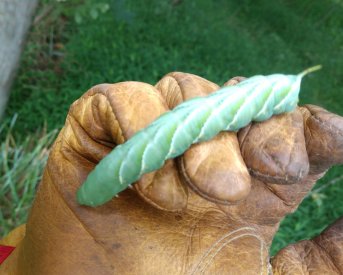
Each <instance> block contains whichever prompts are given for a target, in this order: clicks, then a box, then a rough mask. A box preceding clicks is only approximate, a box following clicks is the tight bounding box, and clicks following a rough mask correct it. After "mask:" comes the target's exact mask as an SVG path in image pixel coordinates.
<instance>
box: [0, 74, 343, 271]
mask: <svg viewBox="0 0 343 275" xmlns="http://www.w3.org/2000/svg"><path fill="white" fill-rule="evenodd" d="M240 80H241V78H234V79H232V80H231V81H229V82H228V83H227V84H235V83H237V81H240ZM216 89H218V86H217V85H216V84H213V83H211V82H209V81H207V80H205V79H202V78H200V77H198V76H195V75H190V74H184V73H172V74H169V75H167V76H165V77H164V78H163V79H162V80H161V81H160V82H159V83H157V85H156V86H155V87H153V86H151V85H148V84H144V83H139V82H123V83H118V84H103V85H98V86H96V87H94V88H92V89H91V90H89V91H88V92H87V93H86V94H85V95H83V96H82V97H81V98H80V99H79V100H77V101H76V102H75V103H74V104H73V105H72V106H71V108H70V111H69V114H68V116H67V120H66V124H65V126H64V128H63V129H62V130H61V132H60V134H59V136H58V138H57V140H56V142H55V144H54V147H53V149H52V151H51V153H50V158H49V161H48V164H47V167H46V169H45V172H44V177H43V180H42V182H41V184H40V186H39V189H38V192H37V196H36V199H35V202H34V204H33V207H32V210H31V213H30V216H29V219H28V223H27V226H26V227H27V229H26V234H25V237H24V238H23V240H22V241H21V242H20V243H19V244H18V246H17V248H16V250H15V251H14V252H13V253H12V254H11V256H10V257H9V258H8V259H7V260H6V261H5V263H4V264H3V265H2V267H0V271H1V270H2V271H5V272H8V273H11V274H267V273H268V271H270V269H271V267H270V264H269V253H268V249H269V246H270V244H271V242H272V238H273V236H274V234H275V232H276V231H277V229H278V226H279V223H280V221H281V220H282V218H283V217H284V216H285V215H286V214H288V213H291V212H293V211H294V210H295V209H296V208H297V206H298V205H299V203H300V202H301V200H302V199H303V198H304V196H305V195H306V193H307V192H308V191H309V190H310V189H311V187H312V186H313V184H314V183H315V182H316V181H317V180H318V179H319V178H320V177H322V176H323V174H324V173H325V171H326V170H327V169H328V168H329V167H330V166H331V165H334V164H337V163H342V162H343V118H341V117H339V116H337V115H334V114H331V113H329V112H327V111H325V110H323V109H321V108H319V107H315V106H305V107H301V108H298V109H297V110H296V111H294V112H292V113H289V114H284V115H279V116H275V117H273V118H272V119H270V120H268V121H265V122H263V123H256V124H252V125H249V126H248V127H246V128H245V129H243V130H241V131H239V133H238V134H236V133H228V132H223V133H220V134H219V135H218V136H217V137H215V138H214V139H213V140H211V141H208V142H203V143H200V144H197V145H194V146H192V147H191V148H190V149H189V150H188V151H187V152H185V154H184V155H183V156H182V157H180V158H178V159H174V160H169V161H167V163H166V164H165V166H164V167H163V168H162V169H160V170H158V171H155V172H152V173H149V174H146V175H144V176H143V177H142V178H141V179H140V180H139V182H138V183H136V184H135V185H134V190H130V189H128V190H125V191H124V192H122V193H120V195H119V198H114V199H113V200H111V201H110V202H109V203H107V204H105V205H103V206H101V207H97V208H90V207H84V206H80V205H78V204H77V202H76V197H75V193H76V190H77V188H78V187H79V186H80V185H81V184H82V183H83V181H84V180H85V179H86V177H87V175H88V173H89V172H90V171H91V170H92V169H93V168H94V167H95V165H96V164H97V163H98V162H99V160H101V159H102V158H103V157H104V156H105V155H106V154H108V153H109V152H110V151H111V150H112V148H113V147H115V146H116V144H119V143H122V142H124V141H125V140H127V139H128V138H129V137H131V136H132V135H133V134H134V133H135V132H136V131H137V130H139V129H141V128H143V127H145V126H147V125H148V124H149V123H150V122H151V121H153V120H154V119H155V118H157V117H158V116H159V115H160V114H162V113H163V112H166V111H167V110H168V109H172V108H173V107H175V106H176V105H177V104H179V103H181V102H182V101H184V100H187V99H190V98H192V97H194V96H203V95H206V94H208V93H211V92H212V91H214V90H216ZM137 194H139V196H140V197H139V196H138V195H137ZM142 198H143V199H142ZM341 223H342V222H341ZM341 223H340V224H341ZM336 228H337V227H336ZM334 231H335V230H333V231H330V229H329V231H327V232H329V233H325V234H326V235H324V236H327V235H328V236H331V235H333V236H334V235H335V234H336V233H335V232H334ZM342 231H343V230H342V226H340V228H339V230H337V234H336V235H337V236H340V239H339V238H333V239H334V241H332V238H331V241H330V238H329V237H328V238H327V239H326V243H327V244H328V245H327V246H330V245H331V243H332V242H335V241H337V242H340V244H339V243H338V246H336V247H334V245H335V244H333V245H332V249H327V246H326V245H325V239H323V241H320V242H319V241H318V242H309V244H313V246H315V247H316V248H315V250H316V251H317V252H318V253H316V254H313V253H312V252H313V249H312V247H313V246H311V245H307V244H308V243H305V244H304V243H303V244H299V245H298V246H297V245H296V247H295V246H294V247H295V248H293V247H290V248H286V249H285V250H283V251H282V252H281V254H279V255H278V256H276V257H275V258H274V259H273V263H275V268H274V269H275V271H277V272H279V274H297V273H296V272H292V270H296V271H297V272H298V271H299V272H302V271H304V270H312V269H313V268H314V269H315V268H320V271H321V272H320V273H318V274H336V273H337V274H338V273H339V272H343V266H342V263H343V256H342V251H343V248H342V245H341V244H342V236H343V233H342ZM330 232H331V233H330ZM339 232H340V233H339ZM339 234H340V235H339ZM16 236H18V234H17V235H16ZM323 238H326V237H323ZM317 244H318V246H316V245H317ZM339 245H340V246H339ZM295 249H297V251H298V252H299V253H298V254H297V252H294V253H293V250H295ZM312 254H313V256H312ZM309 255H311V256H309ZM288 261H292V265H293V266H294V269H292V270H291V269H287V268H284V266H285V265H288ZM290 270H291V271H290ZM287 272H288V273H287ZM299 274H302V273H299Z"/></svg>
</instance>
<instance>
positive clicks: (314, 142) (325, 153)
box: [300, 105, 343, 174]
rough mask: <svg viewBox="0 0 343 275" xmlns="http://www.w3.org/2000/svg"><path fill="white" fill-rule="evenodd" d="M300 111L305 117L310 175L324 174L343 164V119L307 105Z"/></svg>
mask: <svg viewBox="0 0 343 275" xmlns="http://www.w3.org/2000/svg"><path fill="white" fill-rule="evenodd" d="M300 110H301V112H302V114H303V117H304V130H305V138H306V148H307V152H308V156H309V160H310V173H312V174H318V173H322V172H324V171H326V170H327V169H328V168H330V167H331V166H332V165H336V164H340V163H343V117H341V116H338V115H336V114H333V113H330V112H328V111H327V110H325V109H323V108H321V107H318V106H314V105H305V106H304V107H301V108H300Z"/></svg>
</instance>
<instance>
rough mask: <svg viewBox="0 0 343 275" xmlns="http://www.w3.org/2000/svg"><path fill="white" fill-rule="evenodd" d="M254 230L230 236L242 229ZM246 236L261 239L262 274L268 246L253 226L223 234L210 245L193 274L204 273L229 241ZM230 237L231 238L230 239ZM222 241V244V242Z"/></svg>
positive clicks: (242, 229)
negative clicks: (264, 251) (265, 250)
mask: <svg viewBox="0 0 343 275" xmlns="http://www.w3.org/2000/svg"><path fill="white" fill-rule="evenodd" d="M245 230H246V231H252V233H249V232H247V233H244V232H243V233H242V234H238V236H234V237H231V238H229V237H230V236H232V235H234V234H236V233H238V232H240V231H245ZM246 236H250V237H255V238H256V239H258V240H259V241H260V260H261V272H260V274H263V269H264V253H263V250H264V249H265V248H267V246H266V245H265V242H264V240H263V239H262V238H261V237H260V236H259V235H258V234H257V230H256V229H255V228H253V227H243V228H239V229H236V230H234V231H231V232H229V233H227V234H225V235H224V236H222V237H221V238H220V239H219V240H217V241H216V242H215V243H214V244H213V245H211V246H210V247H209V249H208V250H207V251H206V253H205V254H203V256H202V257H201V258H200V261H199V262H198V264H197V265H196V266H195V268H194V269H193V271H191V273H190V274H191V275H193V274H198V273H199V274H203V273H204V271H205V270H206V269H207V268H208V267H209V265H210V264H211V263H212V262H213V259H214V258H215V257H216V256H217V255H218V253H220V251H221V250H222V249H223V248H224V247H225V246H227V245H228V244H229V243H231V242H233V241H235V240H237V239H240V238H243V237H246ZM228 238H229V239H228ZM221 243H222V244H221Z"/></svg>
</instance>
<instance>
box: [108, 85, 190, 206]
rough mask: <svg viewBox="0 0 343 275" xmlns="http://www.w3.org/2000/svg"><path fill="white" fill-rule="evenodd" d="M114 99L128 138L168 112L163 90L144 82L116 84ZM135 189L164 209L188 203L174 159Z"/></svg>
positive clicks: (140, 182)
mask: <svg viewBox="0 0 343 275" xmlns="http://www.w3.org/2000/svg"><path fill="white" fill-rule="evenodd" d="M110 100H111V104H112V105H113V109H114V110H115V113H116V116H117V120H118V122H119V125H120V127H121V130H122V133H123V135H124V137H125V139H126V140H127V139H129V138H130V137H131V136H132V135H133V134H134V133H136V132H137V131H138V130H140V129H142V128H144V127H146V126H147V125H149V124H150V123H151V122H152V121H154V120H155V119H156V118H157V117H159V116H160V115H161V114H162V113H164V112H166V111H168V107H167V105H166V103H165V101H164V99H163V98H162V97H161V95H160V93H159V92H158V91H157V90H156V89H155V88H154V87H153V86H151V85H147V84H143V83H137V82H126V83H119V84H116V92H115V93H111V95H110ZM134 188H135V189H136V191H137V192H138V193H139V195H140V196H141V197H142V198H143V199H145V200H146V201H147V202H149V203H150V204H152V205H153V206H155V207H157V208H160V209H164V210H168V211H178V210H181V209H183V208H184V207H185V206H186V204H187V190H186V189H185V188H184V186H183V185H182V183H181V181H180V179H179V175H178V173H177V170H176V165H175V163H174V161H173V160H171V161H169V162H167V163H166V164H165V165H164V166H163V167H162V168H161V169H159V170H157V171H153V172H151V173H148V174H146V175H144V176H143V177H142V178H141V179H140V180H138V181H137V183H136V184H135V185H134Z"/></svg>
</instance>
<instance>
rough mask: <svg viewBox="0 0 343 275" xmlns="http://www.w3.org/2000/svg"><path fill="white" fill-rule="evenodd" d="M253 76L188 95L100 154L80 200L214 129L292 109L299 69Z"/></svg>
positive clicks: (100, 198) (105, 193) (114, 188)
mask: <svg viewBox="0 0 343 275" xmlns="http://www.w3.org/2000/svg"><path fill="white" fill-rule="evenodd" d="M319 68H320V66H315V67H313V68H310V69H308V70H306V71H304V72H303V73H300V74H298V75H282V74H273V75H269V76H261V75H258V76H253V77H251V78H248V79H246V80H244V81H242V82H240V83H239V84H237V85H235V86H229V87H224V88H222V89H220V90H218V91H216V92H214V93H212V94H210V95H208V96H206V97H198V98H193V99H191V100H188V101H185V102H183V103H182V104H180V105H178V106H177V107H175V108H174V109H173V110H172V111H169V112H166V113H164V114H163V115H161V116H160V117H159V118H157V119H156V120H155V121H154V122H152V123H151V124H150V125H149V126H148V127H146V128H144V129H142V130H140V131H138V132H137V133H136V134H135V135H133V136H132V137H131V138H130V139H129V140H128V141H127V142H125V143H123V144H121V145H118V146H117V147H115V149H114V150H113V151H112V152H111V153H110V154H108V155H107V156H106V157H105V158H104V159H102V160H101V161H100V162H99V164H98V165H97V166H96V167H95V169H94V170H93V171H92V172H91V173H90V174H89V175H88V178H87V179H86V181H85V182H84V183H83V185H82V186H81V187H80V189H79V190H78V192H77V200H78V202H79V203H80V204H83V205H89V206H98V205H101V204H104V203H105V202H107V201H109V200H111V198H113V197H114V196H115V195H116V194H118V193H119V192H121V191H123V190H124V189H126V188H127V187H128V186H129V185H130V184H132V183H134V182H135V181H137V180H138V179H139V178H140V177H141V176H142V175H143V174H145V173H149V172H152V171H154V170H157V169H159V168H161V167H162V166H163V164H164V162H165V161H166V160H167V159H170V158H175V157H177V156H180V155H181V154H183V153H184V152H185V151H186V150H187V149H188V148H189V147H190V146H191V145H192V144H194V143H197V142H201V141H206V140H209V139H211V138H213V137H214V136H216V135H217V134H218V133H219V132H220V131H237V130H239V129H241V128H243V127H245V126H246V125H248V124H249V123H250V122H251V121H264V120H267V119H269V118H270V117H271V116H272V115H275V114H280V113H284V112H289V111H292V110H294V108H295V107H296V106H297V103H298V97H299V91H300V83H301V79H302V77H303V76H304V75H306V74H307V73H309V72H312V71H314V70H318V69H319Z"/></svg>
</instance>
